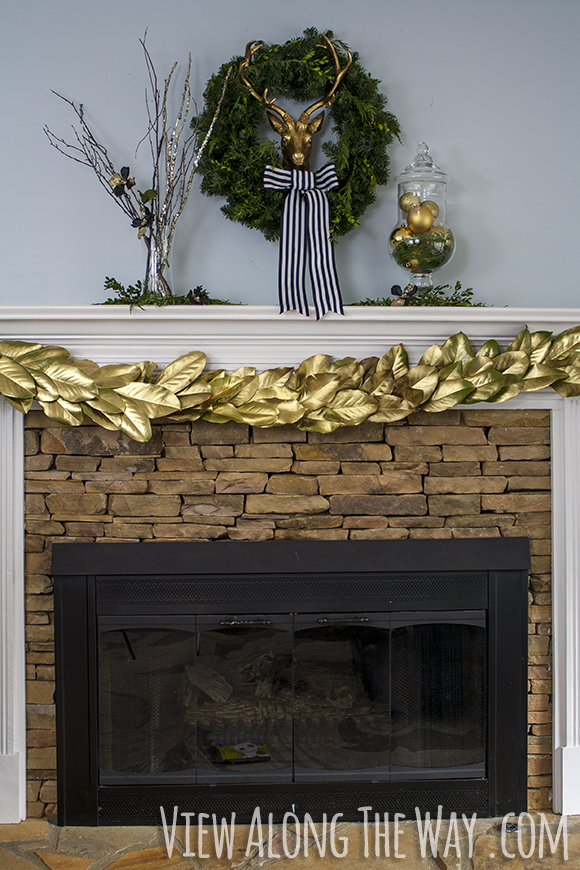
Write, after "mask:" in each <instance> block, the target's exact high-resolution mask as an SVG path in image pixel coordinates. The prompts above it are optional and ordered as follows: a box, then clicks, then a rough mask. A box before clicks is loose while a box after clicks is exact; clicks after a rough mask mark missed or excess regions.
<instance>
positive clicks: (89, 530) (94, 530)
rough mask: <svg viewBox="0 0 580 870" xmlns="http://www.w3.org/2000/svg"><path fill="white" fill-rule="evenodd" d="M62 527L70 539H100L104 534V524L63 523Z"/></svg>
mask: <svg viewBox="0 0 580 870" xmlns="http://www.w3.org/2000/svg"><path fill="white" fill-rule="evenodd" d="M55 525H56V524H55ZM58 525H60V523H58ZM64 527H65V528H66V533H67V535H68V536H69V537H71V538H78V537H87V536H88V537H92V538H100V537H101V535H104V533H105V523H65V526H64Z"/></svg>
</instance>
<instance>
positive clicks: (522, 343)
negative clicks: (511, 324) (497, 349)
mask: <svg viewBox="0 0 580 870" xmlns="http://www.w3.org/2000/svg"><path fill="white" fill-rule="evenodd" d="M506 350H507V351H508V353H509V351H512V350H521V351H523V352H524V353H525V354H527V355H528V356H529V355H530V354H531V352H532V336H531V335H530V330H529V329H528V327H527V326H524V328H523V329H522V330H521V331H520V332H518V334H517V335H516V337H515V338H514V340H513V341H512V342H510V344H508V346H507V348H506Z"/></svg>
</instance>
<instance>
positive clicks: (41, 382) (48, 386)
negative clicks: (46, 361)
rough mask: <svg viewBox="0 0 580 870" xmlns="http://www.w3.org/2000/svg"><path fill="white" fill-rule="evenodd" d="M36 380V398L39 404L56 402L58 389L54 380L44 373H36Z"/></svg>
mask: <svg viewBox="0 0 580 870" xmlns="http://www.w3.org/2000/svg"><path fill="white" fill-rule="evenodd" d="M34 380H35V382H36V385H37V389H36V397H37V399H38V401H39V402H41V401H42V402H54V400H55V399H57V398H58V389H57V386H56V384H55V382H54V381H53V380H52V378H49V377H48V375H45V374H44V372H34Z"/></svg>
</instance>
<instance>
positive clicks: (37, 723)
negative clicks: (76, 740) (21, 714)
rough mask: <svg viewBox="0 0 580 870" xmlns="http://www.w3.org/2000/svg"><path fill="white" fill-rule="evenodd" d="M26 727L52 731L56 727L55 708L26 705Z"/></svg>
mask: <svg viewBox="0 0 580 870" xmlns="http://www.w3.org/2000/svg"><path fill="white" fill-rule="evenodd" d="M26 725H27V727H28V728H38V729H42V730H51V731H54V728H55V725H56V707H55V706H54V704H53V703H52V701H51V702H50V704H30V703H27V705H26Z"/></svg>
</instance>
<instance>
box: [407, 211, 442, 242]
mask: <svg viewBox="0 0 580 870" xmlns="http://www.w3.org/2000/svg"><path fill="white" fill-rule="evenodd" d="M434 220H435V218H434V217H433V212H432V211H431V209H429V208H427V206H425V205H417V206H413V208H411V209H409V214H408V216H407V223H408V224H409V229H410V230H412V231H413V232H414V233H418V234H419V235H421V234H422V233H426V232H427V230H430V229H431V227H432V226H433V221H434Z"/></svg>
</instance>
